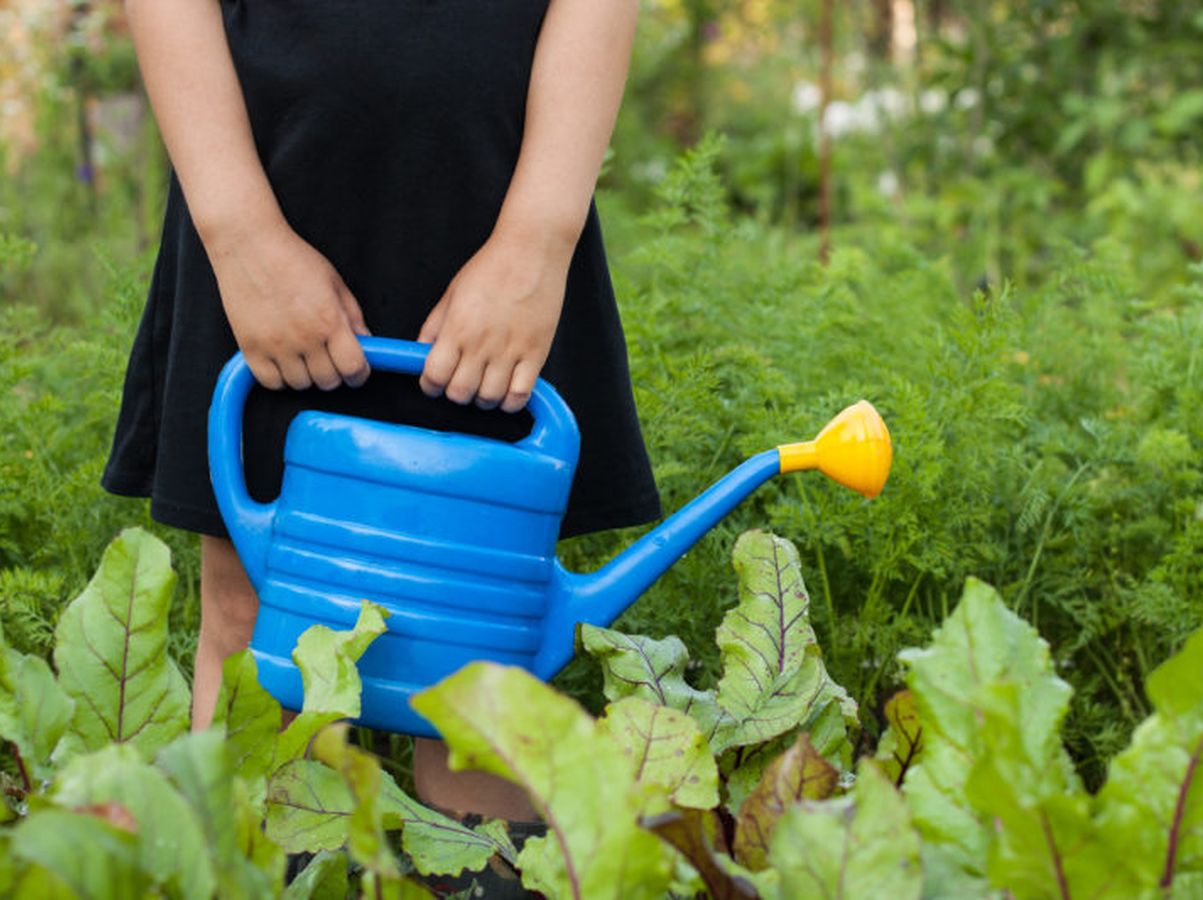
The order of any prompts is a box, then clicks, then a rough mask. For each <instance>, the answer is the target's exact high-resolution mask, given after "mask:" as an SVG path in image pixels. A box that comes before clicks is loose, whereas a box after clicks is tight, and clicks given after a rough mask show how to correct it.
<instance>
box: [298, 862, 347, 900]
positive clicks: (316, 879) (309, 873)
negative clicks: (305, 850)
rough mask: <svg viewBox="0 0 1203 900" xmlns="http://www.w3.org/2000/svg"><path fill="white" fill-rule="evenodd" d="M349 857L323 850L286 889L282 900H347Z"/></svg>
mask: <svg viewBox="0 0 1203 900" xmlns="http://www.w3.org/2000/svg"><path fill="white" fill-rule="evenodd" d="M346 896H347V857H346V854H343V853H332V852H330V851H329V850H323V851H322V852H321V853H319V854H318V855H317V856H315V857H314V858H313V859H311V860H310V861H309V865H307V866H306V867H305V868H304V870H303V871H302V872H301V874H300V875H298V876H297V877H296V878H294V879H293V880H292V883H291V884H290V885H288V887H286V888H285V889H284V893H283V895H282V900H345V898H346Z"/></svg>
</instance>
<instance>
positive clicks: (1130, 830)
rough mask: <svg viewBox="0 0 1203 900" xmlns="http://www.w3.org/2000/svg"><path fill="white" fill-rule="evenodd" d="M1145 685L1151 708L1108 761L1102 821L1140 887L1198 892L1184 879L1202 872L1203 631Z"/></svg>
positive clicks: (1107, 838)
mask: <svg viewBox="0 0 1203 900" xmlns="http://www.w3.org/2000/svg"><path fill="white" fill-rule="evenodd" d="M1145 689H1146V692H1147V693H1148V695H1149V699H1150V700H1151V701H1152V703H1153V709H1154V713H1153V715H1151V716H1150V717H1149V718H1147V719H1146V720H1145V721H1144V722H1142V723H1141V724H1140V725H1139V726H1138V727H1137V729H1136V732H1135V733H1134V734H1133V735H1132V743H1131V745H1130V746H1129V747H1128V748H1127V749H1126V750H1124V751H1123V752H1122V753H1120V754H1119V755H1118V756H1116V757H1115V759H1113V760H1112V761H1111V768H1110V770H1109V771H1108V774H1107V783H1106V784H1105V785H1104V786H1103V789H1102V791H1100V792H1099V795H1098V797H1097V807H1098V813H1099V829H1100V831H1101V833H1102V836H1103V840H1104V841H1106V842H1107V843H1108V844H1109V845H1110V846H1111V847H1112V848H1114V849H1113V852H1114V853H1115V854H1116V855H1117V856H1118V855H1122V856H1123V857H1125V858H1128V859H1129V860H1130V864H1131V866H1132V867H1133V870H1134V877H1136V878H1137V879H1139V884H1140V885H1141V886H1142V887H1144V888H1145V889H1147V890H1151V889H1154V888H1157V889H1164V890H1167V891H1168V890H1171V889H1173V890H1174V896H1175V897H1177V896H1179V894H1180V893H1181V896H1194V895H1192V894H1189V893H1187V888H1186V887H1185V886H1184V882H1185V881H1186V876H1189V875H1194V876H1196V877H1197V876H1199V875H1200V873H1203V631H1197V632H1195V633H1194V634H1193V635H1192V636H1191V637H1190V638H1189V639H1188V640H1187V641H1186V644H1185V645H1184V646H1183V647H1182V649H1181V650H1180V651H1179V652H1178V653H1177V654H1175V655H1174V656H1172V657H1170V659H1168V660H1166V661H1165V662H1164V663H1162V664H1161V665H1160V666H1159V667H1158V668H1157V669H1156V670H1155V671H1154V672H1153V673H1152V674H1151V675H1150V676H1149V679H1148V683H1147V684H1146V686H1145ZM1198 896H1203V892H1200V893H1199V894H1198Z"/></svg>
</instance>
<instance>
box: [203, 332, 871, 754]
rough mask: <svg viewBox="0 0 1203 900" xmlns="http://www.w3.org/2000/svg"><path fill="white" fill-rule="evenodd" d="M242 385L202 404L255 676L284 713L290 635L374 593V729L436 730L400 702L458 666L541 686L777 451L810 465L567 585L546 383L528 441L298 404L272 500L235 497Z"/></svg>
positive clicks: (337, 620)
mask: <svg viewBox="0 0 1203 900" xmlns="http://www.w3.org/2000/svg"><path fill="white" fill-rule="evenodd" d="M361 341H362V344H363V346H364V350H365V354H366V355H367V358H368V361H369V363H370V364H371V365H372V367H373V368H374V369H381V370H386V371H395V372H402V373H410V374H417V373H419V372H421V370H422V366H423V364H424V362H425V356H426V352H427V349H428V347H427V345H423V344H415V343H412V342H409V341H400V340H392V339H386V338H363V339H361ZM253 380H254V379H253V376H252V375H251V372H250V369H249V368H248V367H247V365H246V362H245V360H244V359H243V358H242V356H241V354H239V355H236V356H235V357H234V358H233V359H232V360H230V362H229V363H228V364H227V365H226V368H225V369H224V370H223V372H222V374H221V377H220V378H219V380H218V385H217V389H216V391H215V393H214V398H213V404H212V406H211V408H210V417H209V457H210V473H211V477H212V480H213V487H214V492H215V494H216V496H217V501H218V506H219V508H220V509H221V512H222V516H223V518H224V519H225V522H226V524H227V527H228V528H229V531H230V536H231V538H232V540H233V542H234V544H235V547H236V548H237V550H238V554H239V557H240V558H241V560H242V562H243V565H244V567H245V569H246V571H247V574H248V576H249V577H250V580H251V583H252V584H253V585H254V587H255V589H256V591H257V593H258V595H259V615H258V619H257V622H256V626H255V632H254V636H253V637H252V640H251V650H252V652H253V653H254V656H255V659H256V663H257V665H258V670H259V679H260V681H261V682H262V684H263V686H264V687H265V688H266V689H267V690H268V691H269V692H270V693H271V694H272V695H273V696H274V697H275V698H276V699H277V700H279V701H280V702H281V703H282V704H283V705H284V706H285V707H286V708H289V709H294V710H299V709H300V708H301V705H302V700H303V690H302V682H301V675H300V672H299V670H298V669H297V667H296V665H295V664H294V662H293V660H292V652H293V650H294V649H295V647H296V643H297V639H298V638H299V637H300V635H301V633H302V632H304V631H305V630H306V629H307V628H309V627H310V626H312V625H315V624H324V625H327V626H329V627H331V628H334V629H348V628H350V627H351V626H352V625H353V624H354V622H355V620H356V618H357V616H358V614H359V610H360V607H361V604H362V601H363V600H365V599H367V600H371V601H372V602H374V603H377V604H379V605H380V606H382V607H384V608H385V610H387V612H388V614H389V615H388V617H387V619H386V625H387V629H388V630H387V632H386V633H385V634H382V635H381V636H380V637H378V638H377V639H376V640H375V641H374V642H373V643H372V645H371V646H370V647H369V648H368V650H367V651H366V653H365V654H364V655H363V657H362V658H361V659H360V662H359V672H360V675H361V677H362V680H363V695H362V712H361V718H360V721H361V723H363V724H366V725H369V726H371V727H374V728H380V729H383V730H387V731H396V732H402V733H408V734H416V735H424V736H431V737H433V736H437V732H436V731H434V729H433V727H432V726H431V725H430V724H429V723H428V722H427V721H426V720H425V719H424V718H423V717H421V716H420V715H418V714H417V713H416V712H415V711H414V710H413V709H412V708H411V707H410V705H409V698H410V697H411V696H412V695H413V694H414V693H415V692H417V691H420V690H422V689H424V688H426V687H428V686H430V685H432V684H434V683H436V682H437V681H439V680H440V679H442V678H443V677H445V676H447V675H450V674H451V673H452V672H454V671H456V670H457V669H459V668H460V667H461V666H463V665H464V664H466V663H468V662H472V661H476V660H491V661H494V662H498V663H502V664H506V665H516V666H521V667H522V668H524V669H527V670H528V671H530V672H532V673H534V674H535V675H536V676H538V677H540V678H544V679H546V678H550V677H551V676H552V675H554V674H555V673H556V672H557V671H558V670H559V669H560V668H562V667H563V665H564V664H565V663H567V662H568V660H569V659H570V658H571V656H572V653H573V642H574V635H575V626H576V624H577V623H578V622H589V623H592V624H609V623H610V622H611V621H612V620H613V619H614V618H615V617H616V616H617V615H618V614H619V613H620V612H621V611H622V610H623V609H625V608H626V607H627V606H628V605H629V604H630V603H631V602H633V601H634V600H635V599H636V598H637V597H638V596H639V595H640V594H641V593H642V592H643V591H644V590H646V588H647V587H648V586H649V585H650V584H651V583H652V582H653V581H655V579H656V578H657V577H659V575H660V574H661V573H662V572H663V571H664V570H665V569H666V568H668V566H669V565H671V564H672V563H673V562H674V561H675V560H676V559H678V558H679V557H680V556H681V555H682V554H683V553H684V552H685V551H686V550H687V549H688V548H689V547H690V546H692V545H693V544H694V543H695V542H696V541H697V540H698V539H699V538H700V537H701V536H702V535H703V534H704V533H705V532H706V531H707V530H708V529H709V528H710V527H712V526H713V525H714V524H715V523H716V522H717V521H718V520H719V519H720V518H722V516H724V515H725V514H726V513H727V512H728V511H730V510H731V509H732V508H733V507H734V506H735V505H736V504H738V503H739V502H740V500H742V499H743V498H744V497H745V496H747V494H748V493H750V492H751V490H753V489H754V488H755V487H756V486H757V485H759V484H761V483H763V482H764V481H765V480H767V479H768V478H770V477H772V476H773V475H775V474H777V473H778V472H779V471H783V470H784V469H785V468H786V463H785V460H786V459H787V457H789V458H792V459H794V462H795V463H796V465H794V467H795V468H810V467H813V465H812V463H813V462H814V460H813V459H811V458H810V456H808V454H810V453H811V451H809V450H806V451H804V452H802V453H801V454H799V453H798V452H797V451H795V452H794V453H793V456H792V457H790V455H789V448H779V449H777V450H771V451H767V452H765V453H762V454H759V455H758V456H755V457H753V458H752V459H750V460H748V461H747V462H745V463H744V464H743V465H742V466H740V467H739V468H737V469H736V470H735V471H733V472H732V473H731V474H730V475H728V476H726V477H725V478H724V479H722V480H721V481H719V482H718V483H716V484H715V485H713V486H712V487H711V488H710V489H709V490H708V491H706V492H705V493H704V494H702V495H701V496H700V497H698V498H697V499H695V500H694V501H693V502H692V503H690V504H688V505H687V506H685V507H684V508H683V509H681V510H679V511H678V512H677V513H676V514H675V515H673V516H672V517H671V518H669V519H668V520H667V521H666V522H664V523H663V524H662V525H661V526H660V527H658V528H657V529H655V530H654V531H652V532H651V533H649V534H647V535H645V536H644V537H643V538H641V539H640V540H639V541H637V542H636V543H635V544H634V545H632V547H630V548H629V549H628V550H627V551H625V552H624V553H623V554H621V555H620V556H619V557H618V558H616V559H615V560H613V561H612V562H611V563H609V564H608V565H606V566H604V567H603V568H602V569H600V570H599V571H598V572H596V573H592V574H590V575H579V574H575V573H571V572H568V571H566V570H565V569H564V568H563V566H561V565H560V563H559V561H558V560H557V559H556V558H555V545H556V539H557V537H558V534H559V529H560V521H561V519H562V517H563V514H564V511H565V509H566V507H567V502H568V494H569V490H570V488H571V485H572V478H573V473H574V471H575V468H576V462H577V456H578V451H579V444H580V438H579V432H578V430H577V427H576V423H575V421H574V419H573V416H572V413H571V411H570V410H569V408H568V406H567V404H565V403H564V401H563V400H562V399H561V398H560V397H559V395H558V394H556V392H555V391H554V390H553V389H552V388H551V386H550V385H549V384H547V383H546V382H544V381H542V380H540V381H539V383H538V384H537V385H536V387H535V390H534V392H533V394H532V397H531V401H530V404H529V409H530V412H531V414H532V418H533V422H534V426H533V428H532V430H531V433H530V434H529V435H528V436H527V437H525V438H523V439H522V440H520V441H518V442H516V443H512V444H511V443H508V442H505V441H500V440H494V439H490V438H482V437H476V436H472V435H465V434H453V433H445V432H438V431H432V430H429V429H424V428H419V427H415V426H409V425H398V424H393V423H388V422H379V421H374V420H369V419H363V418H359V417H355V416H348V415H341V414H337V413H329V412H320V411H315V410H309V411H305V412H302V413H301V414H299V415H298V416H297V417H296V418H295V419H294V420H293V422H292V424H291V425H290V427H289V430H288V435H287V438H286V441H285V450H284V476H283V481H282V484H281V489H280V495H279V497H278V498H277V499H276V500H274V501H273V502H271V503H266V504H264V503H258V502H255V501H254V500H252V499H251V498H250V496H249V494H248V493H247V490H246V484H245V479H244V475H243V470H242V462H241V435H242V415H243V411H244V408H245V402H246V398H247V395H248V394H249V392H250V389H251V387H252V385H253ZM866 405H867V404H866ZM874 415H876V414H875V413H874ZM878 421H880V420H878ZM829 427H830V426H829ZM883 428H884V426H883ZM820 437H822V436H820ZM793 446H794V447H811V446H812V445H810V444H808V445H793ZM887 447H888V435H887ZM812 455H813V454H812ZM803 457H805V459H802V458H803ZM799 460H801V461H800V462H799ZM878 462H880V461H878ZM888 466H889V461H888V459H887V460H886V462H885V468H886V470H887V471H888ZM879 467H880V466H879ZM881 481H884V475H883V476H882V477H881ZM876 489H877V490H879V489H880V484H878V485H877V487H876Z"/></svg>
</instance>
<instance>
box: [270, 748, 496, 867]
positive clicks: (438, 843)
mask: <svg viewBox="0 0 1203 900" xmlns="http://www.w3.org/2000/svg"><path fill="white" fill-rule="evenodd" d="M379 802H380V812H381V816H382V822H383V826H384V827H385V828H386V829H389V830H392V829H397V828H400V829H402V846H403V847H404V849H405V851H406V852H407V853H409V854H410V856H411V857H412V859H413V861H414V865H415V866H416V867H417V869H418V871H419V872H421V873H423V874H427V875H428V874H434V873H437V874H450V875H456V874H459V873H460V872H462V871H463V870H464V869H467V870H469V871H472V872H476V871H480V870H481V869H483V868H484V867H485V865H486V864H487V863H488V861H489V858H490V857H491V856H493V854H494V853H498V854H500V855H501V856H502V858H504V859H505V860H507V861H508V862H509V863H511V864H513V863H514V862H515V860H516V858H517V855H518V854H517V851H516V850H515V849H514V846H513V844H511V843H510V840H509V837H508V835H506V833H505V829H504V827H490V826H488V825H482V826H480V827H479V828H477V829H472V828H469V827H468V826H467V825H464V824H463V823H461V822H457V821H455V820H454V819H450V818H448V817H447V816H444V815H442V814H441V813H438V812H435V811H434V810H432V809H428V808H427V807H425V806H423V805H422V804H420V803H419V802H418V801H416V800H414V799H412V798H411V797H409V796H408V795H407V794H405V792H404V791H402V790H401V789H400V788H399V787H397V784H396V782H394V781H393V779H392V778H390V777H389V776H388V775H387V774H382V781H381V788H380V797H379ZM354 810H355V798H354V795H353V794H352V793H351V790H350V788H349V787H348V786H347V783H346V780H345V779H344V778H343V777H342V776H341V775H340V774H339V773H338V772H335V771H334V770H333V769H331V768H329V767H328V766H326V765H323V764H322V763H320V762H317V761H314V760H294V761H293V762H290V763H288V764H287V765H285V766H284V767H282V768H281V769H280V770H279V771H278V772H277V773H276V774H275V775H274V776H273V777H272V780H271V782H270V785H269V787H268V796H267V833H268V835H269V836H270V837H271V838H272V840H274V841H276V842H277V843H279V844H280V845H281V846H282V847H284V849H286V850H288V851H289V852H290V853H300V852H302V851H310V852H313V851H316V850H333V849H336V848H338V847H342V846H344V845H345V844H346V843H347V840H348V836H349V833H350V827H351V822H350V820H351V815H352V813H353V812H354Z"/></svg>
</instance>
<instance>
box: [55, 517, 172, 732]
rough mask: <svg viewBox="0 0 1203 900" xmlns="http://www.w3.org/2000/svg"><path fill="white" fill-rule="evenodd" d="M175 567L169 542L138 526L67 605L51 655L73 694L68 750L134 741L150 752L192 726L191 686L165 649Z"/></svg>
mask: <svg viewBox="0 0 1203 900" xmlns="http://www.w3.org/2000/svg"><path fill="white" fill-rule="evenodd" d="M174 586H175V573H174V572H172V570H171V556H170V552H169V551H168V549H167V546H166V545H165V544H164V543H163V542H162V541H160V540H159V539H158V538H156V537H154V536H153V535H150V534H148V533H147V532H145V531H142V530H141V529H137V528H131V529H128V530H126V531H123V532H122V533H121V535H120V536H119V537H118V538H117V539H116V540H114V541H113V543H111V544H110V545H109V547H108V549H106V550H105V552H104V557H103V558H102V559H101V563H100V568H99V569H98V570H97V572H96V574H95V575H94V576H93V578H92V580H91V581H90V582H89V583H88V586H87V587H86V588H84V591H83V593H81V594H80V595H79V596H78V597H76V598H75V599H74V600H73V601H72V602H71V604H70V605H69V606H68V607H67V608H66V610H65V611H64V612H63V615H62V618H61V619H60V620H59V624H58V628H57V629H56V643H55V648H54V662H55V665H56V666H57V668H58V671H59V683H60V685H61V686H62V688H63V690H64V691H65V692H66V694H67V695H68V696H69V697H71V698H72V699H73V700H74V701H75V712H74V716H73V718H72V720H71V725H70V728H69V730H68V732H67V735H66V738H65V739H64V745H66V750H65V751H64V747H63V746H62V745H60V752H83V751H88V750H96V749H99V748H100V747H103V746H104V745H105V744H108V743H112V742H118V743H124V742H129V743H132V744H133V745H134V746H136V747H137V748H138V749H139V750H141V751H142V752H143V753H144V754H153V753H154V752H155V751H156V750H158V749H159V748H161V747H164V746H166V745H167V744H168V743H170V742H171V741H172V740H173V739H174V738H175V737H177V736H178V735H180V734H183V733H184V732H185V731H186V730H187V728H188V705H189V700H190V698H189V692H188V685H187V684H186V683H185V682H184V678H183V676H182V675H180V673H179V670H178V669H176V667H175V664H174V663H173V662H172V661H171V658H170V656H169V655H168V653H167V612H168V608H169V606H170V604H171V592H172V589H173V587H174Z"/></svg>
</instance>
